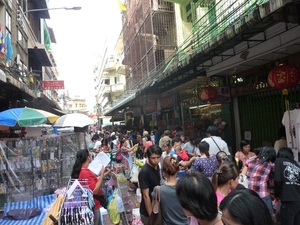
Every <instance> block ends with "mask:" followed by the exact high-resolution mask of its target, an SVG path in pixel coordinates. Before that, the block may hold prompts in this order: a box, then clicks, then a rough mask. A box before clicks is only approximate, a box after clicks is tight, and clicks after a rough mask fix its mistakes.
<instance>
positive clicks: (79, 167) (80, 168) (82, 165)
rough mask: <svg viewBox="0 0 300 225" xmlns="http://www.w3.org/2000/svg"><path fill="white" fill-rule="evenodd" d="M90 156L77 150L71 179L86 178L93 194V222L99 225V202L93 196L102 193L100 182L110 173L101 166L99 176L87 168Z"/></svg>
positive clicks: (85, 151) (84, 151)
mask: <svg viewBox="0 0 300 225" xmlns="http://www.w3.org/2000/svg"><path fill="white" fill-rule="evenodd" d="M91 161H92V160H91V156H90V154H89V152H88V151H87V150H79V151H78V152H77V154H76V161H75V163H74V166H73V170H72V173H71V178H72V179H85V180H87V183H88V186H89V188H90V189H91V190H92V192H93V195H94V202H95V207H94V210H93V212H94V224H95V225H101V224H102V223H101V218H100V210H99V209H100V207H101V202H100V201H99V200H98V199H97V198H95V196H99V195H101V194H102V189H101V186H102V182H103V179H104V177H105V176H107V175H108V174H109V173H110V170H109V169H107V171H105V168H104V167H102V169H101V173H100V176H98V177H97V176H96V175H95V174H94V173H93V172H92V171H90V170H89V169H88V166H89V164H90V163H91Z"/></svg>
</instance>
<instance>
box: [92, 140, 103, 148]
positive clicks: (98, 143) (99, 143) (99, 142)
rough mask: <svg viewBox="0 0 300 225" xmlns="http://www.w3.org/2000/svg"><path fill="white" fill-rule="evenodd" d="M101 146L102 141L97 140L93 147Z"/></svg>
mask: <svg viewBox="0 0 300 225" xmlns="http://www.w3.org/2000/svg"><path fill="white" fill-rule="evenodd" d="M100 146H101V141H96V143H95V145H94V148H93V149H99V148H100Z"/></svg>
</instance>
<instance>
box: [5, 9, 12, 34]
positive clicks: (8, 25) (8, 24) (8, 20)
mask: <svg viewBox="0 0 300 225" xmlns="http://www.w3.org/2000/svg"><path fill="white" fill-rule="evenodd" d="M5 26H6V30H8V31H9V33H10V32H11V15H10V14H9V13H8V12H7V11H6V14H5Z"/></svg>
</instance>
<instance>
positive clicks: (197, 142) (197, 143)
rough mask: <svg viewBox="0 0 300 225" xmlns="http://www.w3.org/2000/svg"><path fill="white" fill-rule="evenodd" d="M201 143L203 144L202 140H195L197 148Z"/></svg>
mask: <svg viewBox="0 0 300 225" xmlns="http://www.w3.org/2000/svg"><path fill="white" fill-rule="evenodd" d="M200 142H201V138H196V140H195V146H196V147H199V144H200Z"/></svg>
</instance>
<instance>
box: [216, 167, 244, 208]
mask: <svg viewBox="0 0 300 225" xmlns="http://www.w3.org/2000/svg"><path fill="white" fill-rule="evenodd" d="M238 184H239V172H238V170H237V168H236V166H234V165H233V164H232V163H223V164H222V165H221V166H220V168H219V169H217V170H216V171H215V172H214V174H213V175H212V185H213V187H214V189H215V191H216V195H217V199H218V204H220V202H221V201H222V200H223V199H224V198H225V197H226V196H227V195H228V194H229V193H230V192H231V190H233V189H235V188H236V186H237V185H238Z"/></svg>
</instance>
